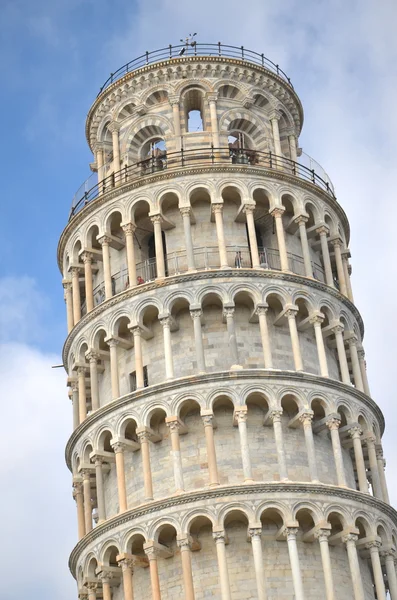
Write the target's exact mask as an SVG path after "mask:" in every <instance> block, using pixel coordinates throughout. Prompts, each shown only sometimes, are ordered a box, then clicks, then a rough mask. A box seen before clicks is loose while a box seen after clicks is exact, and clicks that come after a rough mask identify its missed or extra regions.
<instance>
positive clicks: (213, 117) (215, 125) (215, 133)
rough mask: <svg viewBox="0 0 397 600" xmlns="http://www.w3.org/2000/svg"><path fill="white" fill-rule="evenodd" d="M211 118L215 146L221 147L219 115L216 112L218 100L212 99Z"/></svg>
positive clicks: (210, 102) (210, 103)
mask: <svg viewBox="0 0 397 600" xmlns="http://www.w3.org/2000/svg"><path fill="white" fill-rule="evenodd" d="M209 105H210V119H211V131H212V141H213V144H214V147H215V148H219V146H220V142H219V131H218V117H217V114H216V101H215V100H210V101H209Z"/></svg>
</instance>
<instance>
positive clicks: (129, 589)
mask: <svg viewBox="0 0 397 600" xmlns="http://www.w3.org/2000/svg"><path fill="white" fill-rule="evenodd" d="M117 564H118V566H119V567H121V574H122V577H123V591H124V600H134V588H133V585H132V574H133V572H134V562H133V557H132V556H130V557H127V556H125V555H122V554H119V555H118V556H117Z"/></svg>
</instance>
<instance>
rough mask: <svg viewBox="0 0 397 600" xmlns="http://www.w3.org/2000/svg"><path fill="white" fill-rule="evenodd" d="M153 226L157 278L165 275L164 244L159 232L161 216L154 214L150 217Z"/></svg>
mask: <svg viewBox="0 0 397 600" xmlns="http://www.w3.org/2000/svg"><path fill="white" fill-rule="evenodd" d="M151 221H152V223H153V228H154V247H155V252H156V267H157V278H158V279H164V277H165V260H164V246H163V234H162V232H161V216H160V215H154V216H153V217H151Z"/></svg>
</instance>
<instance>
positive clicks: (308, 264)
mask: <svg viewBox="0 0 397 600" xmlns="http://www.w3.org/2000/svg"><path fill="white" fill-rule="evenodd" d="M307 220H308V219H307V217H298V218H297V219H296V222H297V223H298V225H299V236H300V240H301V246H302V255H303V263H304V265H305V275H306V277H313V268H312V261H311V259H310V248H309V242H308V239H307V232H306V222H307Z"/></svg>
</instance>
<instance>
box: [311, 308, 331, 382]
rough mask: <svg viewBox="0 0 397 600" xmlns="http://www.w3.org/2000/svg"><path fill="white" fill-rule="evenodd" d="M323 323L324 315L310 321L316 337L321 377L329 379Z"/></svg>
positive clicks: (314, 317) (315, 316)
mask: <svg viewBox="0 0 397 600" xmlns="http://www.w3.org/2000/svg"><path fill="white" fill-rule="evenodd" d="M323 321H324V315H322V314H317V315H314V316H313V317H312V318H311V319H310V322H311V323H312V324H313V327H314V335H315V337H316V346H317V355H318V362H319V365H320V375H321V377H329V373H328V364H327V355H326V353H325V344H324V338H323V332H322V329H321V324H322V322H323Z"/></svg>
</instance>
